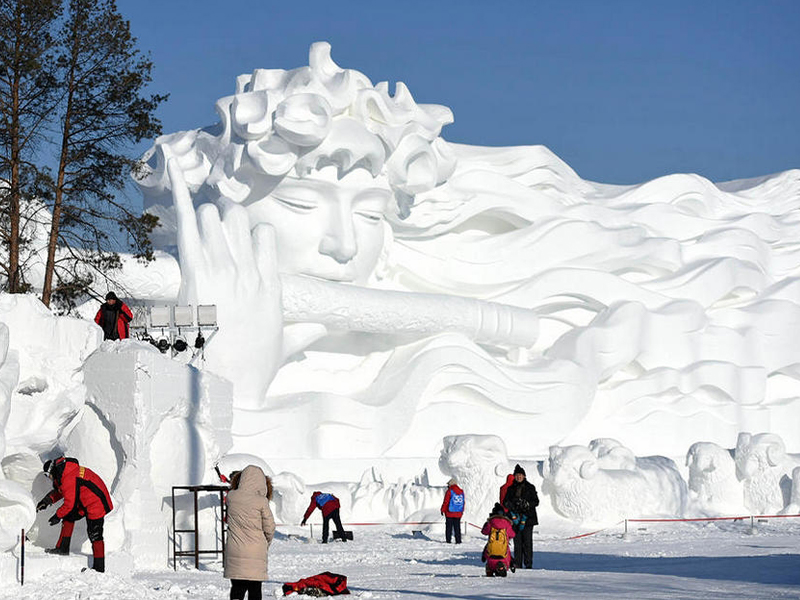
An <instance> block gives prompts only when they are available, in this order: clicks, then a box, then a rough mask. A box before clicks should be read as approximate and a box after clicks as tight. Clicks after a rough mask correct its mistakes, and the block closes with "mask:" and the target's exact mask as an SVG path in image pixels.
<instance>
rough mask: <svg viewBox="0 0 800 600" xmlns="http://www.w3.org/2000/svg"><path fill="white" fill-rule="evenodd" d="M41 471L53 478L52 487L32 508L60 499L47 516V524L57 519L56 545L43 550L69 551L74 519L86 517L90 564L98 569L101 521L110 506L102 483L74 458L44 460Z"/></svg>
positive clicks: (102, 548) (102, 555)
mask: <svg viewBox="0 0 800 600" xmlns="http://www.w3.org/2000/svg"><path fill="white" fill-rule="evenodd" d="M44 472H45V474H46V475H47V476H48V477H49V478H50V479H52V480H53V490H52V491H51V492H50V493H49V494H47V495H46V496H45V497H44V498H42V499H41V500H40V501H39V504H37V505H36V510H37V511H40V510H45V509H46V508H47V507H48V506H50V505H51V504H53V503H55V502H58V501H59V500H61V499H63V500H64V503H63V504H62V505H61V506H60V507H59V508H58V510H56V513H55V514H54V515H53V516H52V517H50V525H55V524H56V523H58V522H59V521H61V535H60V536H59V538H58V543H57V544H56V547H55V548H52V549H51V548H48V549H47V550H45V552H49V553H51V554H69V545H70V541H71V539H72V531H73V529H74V528H75V521H77V520H79V519H82V518H84V517H86V533H87V534H88V536H89V540H90V541H91V542H92V557H93V559H94V560H93V562H92V568H93V569H94V570H95V571H100V572H101V573H102V572H103V571H105V567H106V564H105V561H106V559H105V544H104V542H103V521H104V517H105V516H106V515H107V514H108V513H109V512H111V509H113V508H114V505H113V504H112V503H111V496H110V495H109V493H108V489H107V488H106V484H105V483H103V480H102V479H100V477H99V476H98V475H97V474H96V473H95V472H94V471H92V470H91V469H88V468H86V467H82V466H80V465H79V464H78V461H77V460H76V459H74V458H67V457H64V456H59V457H58V458H56V459H55V460H48V461H47V462H46V463H44Z"/></svg>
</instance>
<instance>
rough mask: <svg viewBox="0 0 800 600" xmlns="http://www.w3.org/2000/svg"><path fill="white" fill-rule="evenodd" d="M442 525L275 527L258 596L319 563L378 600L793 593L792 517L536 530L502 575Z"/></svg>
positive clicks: (90, 592) (170, 575)
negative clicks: (576, 531)
mask: <svg viewBox="0 0 800 600" xmlns="http://www.w3.org/2000/svg"><path fill="white" fill-rule="evenodd" d="M784 521H788V520H784ZM441 529H442V528H441V527H440V528H439V530H438V531H433V532H432V531H427V532H425V533H423V534H422V535H420V536H418V537H417V536H415V535H414V534H412V532H411V531H409V530H408V529H399V528H380V529H375V528H371V529H369V528H357V529H356V531H355V540H354V541H353V542H348V543H347V544H341V543H329V544H327V545H326V546H323V545H321V544H317V543H308V539H307V537H305V536H307V534H308V530H307V528H306V529H305V530H303V529H301V528H299V527H293V528H292V527H290V528H283V527H279V528H278V534H277V536H276V539H275V541H274V542H273V544H272V546H271V548H270V551H269V580H268V581H266V582H265V583H264V584H263V586H262V589H263V592H264V597H265V598H269V597H272V596H275V597H282V594H281V591H280V589H281V584H282V583H284V582H289V581H296V580H298V579H300V578H302V577H308V576H310V575H314V574H317V573H320V572H323V571H333V572H335V573H341V574H343V575H346V576H347V577H348V587H349V589H350V591H351V593H352V596H351V597H355V598H365V599H376V600H377V599H381V600H408V599H414V598H445V599H446V598H470V599H475V600H477V599H479V598H508V599H511V598H514V599H522V598H548V599H573V598H601V599H613V600H617V599H619V598H637V599H639V600H650V599H656V598H681V599H686V600H690V599H697V600H708V599H710V598H739V599H753V598H765V599H766V598H798V597H800V570H799V569H798V568H797V565H798V563H799V562H800V554H798V545H797V536H798V535H800V522H792V523H789V522H777V521H776V520H771V521H769V522H768V523H759V524H758V528H757V532H756V534H754V535H750V534H749V533H748V532H749V523H727V522H726V523H722V524H719V523H715V524H705V525H697V524H677V525H669V526H665V525H657V526H653V525H649V526H648V527H647V529H646V530H639V529H636V530H634V531H632V533H630V534H629V536H628V537H627V539H623V538H622V536H621V533H622V530H621V528H620V527H617V528H614V529H612V530H608V531H605V532H602V533H600V534H598V535H595V536H593V537H587V538H583V539H578V540H565V539H563V538H564V536H563V535H557V534H545V535H536V536H534V568H533V570H528V571H518V572H517V573H515V574H509V576H508V577H507V578H505V579H497V578H487V577H485V576H484V570H483V565H482V563H481V562H480V553H481V550H482V548H483V545H484V543H485V541H484V539H483V538H482V536H476V533H475V531H476V530H475V529H474V528H472V527H470V528H469V531H468V533H467V536H466V537H465V538H464V543H463V544H461V545H460V546H458V545H447V544H445V543H444V541H443V535H442V533H443V532H442V531H441ZM289 533H291V534H293V535H295V536H296V537H289V536H288V535H287V534H289ZM110 561H113V558H111V559H110ZM228 590H229V582H228V581H227V580H225V579H223V578H222V572H221V566H220V564H219V563H213V562H208V561H207V562H205V563H204V565H203V568H202V569H201V570H200V571H196V570H194V569H193V568H189V567H188V566H185V565H184V566H180V567H179V568H178V571H177V572H173V571H172V570H171V569H168V570H158V571H141V572H137V573H127V574H119V573H105V574H102V575H101V574H97V573H94V572H93V571H91V570H89V571H86V572H83V573H81V572H78V569H77V565H73V566H72V568H71V569H59V570H52V571H49V572H47V573H46V574H45V576H43V577H40V578H37V579H36V580H34V581H28V582H26V583H25V586H24V587H22V588H20V587H19V584H16V585H13V584H10V583H9V584H8V585H4V586H3V588H2V590H0V599H5V598H8V599H11V598H20V597H23V598H26V599H27V600H51V599H52V598H75V599H78V598H84V599H89V598H91V599H92V600H106V599H107V600H151V599H152V600H160V599H165V600H166V599H170V600H180V599H184V598H185V599H192V598H198V599H203V600H206V599H208V600H210V599H212V598H226V597H227V594H228ZM290 597H292V598H294V597H297V598H304V597H308V596H295V595H292V596H290Z"/></svg>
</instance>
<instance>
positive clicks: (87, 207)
mask: <svg viewBox="0 0 800 600" xmlns="http://www.w3.org/2000/svg"><path fill="white" fill-rule="evenodd" d="M57 45H58V57H57V59H56V63H55V64H56V77H57V79H56V86H57V88H58V90H59V92H60V93H61V97H60V102H59V104H58V109H57V116H58V121H59V129H60V140H59V143H58V147H59V152H58V158H57V160H58V163H57V167H56V170H55V174H54V177H53V182H52V183H53V188H52V212H53V218H52V225H51V228H50V235H49V239H48V246H47V261H46V267H45V276H44V285H43V289H42V302H44V303H45V304H46V305H49V304H50V301H51V299H52V298H53V297H54V296H56V297H58V298H59V299H60V300H61V301H63V302H65V303H67V304H69V303H70V302H72V301H73V300H74V298H75V297H77V296H78V295H80V294H82V293H85V292H86V290H87V288H89V287H90V286H91V284H92V283H93V282H94V281H95V280H96V278H97V277H98V276H100V277H103V278H104V277H107V276H108V274H109V272H110V271H111V270H113V269H115V268H117V267H119V266H120V258H119V255H118V254H117V252H116V251H115V241H116V240H115V238H114V236H113V235H112V230H113V229H114V228H116V229H118V231H119V232H121V233H122V234H124V235H125V236H127V238H128V239H127V241H128V243H129V244H130V246H131V247H132V248H133V250H134V254H135V256H137V257H140V258H144V259H148V260H149V259H152V246H151V244H150V240H149V237H148V236H149V233H150V232H151V231H152V230H153V228H154V227H155V225H156V223H157V219H156V218H155V217H153V216H151V215H136V214H135V213H134V212H132V211H131V209H130V208H129V207H128V206H126V205H125V203H124V202H121V201H120V200H119V199H118V197H117V195H118V194H119V192H121V190H122V189H123V188H124V186H125V183H126V181H127V179H128V175H129V173H130V172H131V171H132V170H136V169H137V168H140V165H139V163H138V161H137V160H135V159H132V158H129V157H127V156H126V155H125V154H124V152H123V151H124V149H125V148H126V147H127V146H128V145H130V144H133V143H136V142H139V141H140V140H142V139H145V138H152V137H154V136H156V135H158V134H159V133H160V131H161V124H160V122H159V121H158V120H157V119H156V118H155V116H154V113H155V110H156V108H157V107H158V105H159V104H160V103H161V102H163V101H164V100H166V96H163V95H149V96H146V95H144V90H145V88H146V87H147V85H148V83H150V81H151V71H152V68H153V63H152V62H151V61H150V59H149V57H147V56H144V55H142V53H141V52H140V51H139V50H138V49H137V47H136V38H134V37H133V36H132V35H131V32H130V24H129V23H128V22H127V21H126V20H124V19H123V17H122V15H120V13H119V11H118V10H117V7H116V3H115V2H114V1H113V0H70V1H69V6H68V9H67V12H66V17H65V19H64V20H63V25H62V27H61V31H60V32H59V35H58V38H57Z"/></svg>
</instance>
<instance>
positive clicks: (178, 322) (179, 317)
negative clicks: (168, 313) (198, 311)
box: [174, 305, 194, 327]
mask: <svg viewBox="0 0 800 600" xmlns="http://www.w3.org/2000/svg"><path fill="white" fill-rule="evenodd" d="M174 315H175V317H174V323H175V327H191V326H192V325H194V314H193V311H192V307H191V305H189V306H176V307H175V309H174Z"/></svg>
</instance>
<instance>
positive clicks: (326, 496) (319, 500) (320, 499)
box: [317, 494, 333, 508]
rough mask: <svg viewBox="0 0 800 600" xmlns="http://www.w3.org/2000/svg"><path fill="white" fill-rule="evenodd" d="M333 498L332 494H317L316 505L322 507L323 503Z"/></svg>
mask: <svg viewBox="0 0 800 600" xmlns="http://www.w3.org/2000/svg"><path fill="white" fill-rule="evenodd" d="M331 500H333V494H320V495H319V496H317V506H319V507H320V508H322V507H323V506H324V505H325V504H327V503H328V502H330V501H331Z"/></svg>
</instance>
